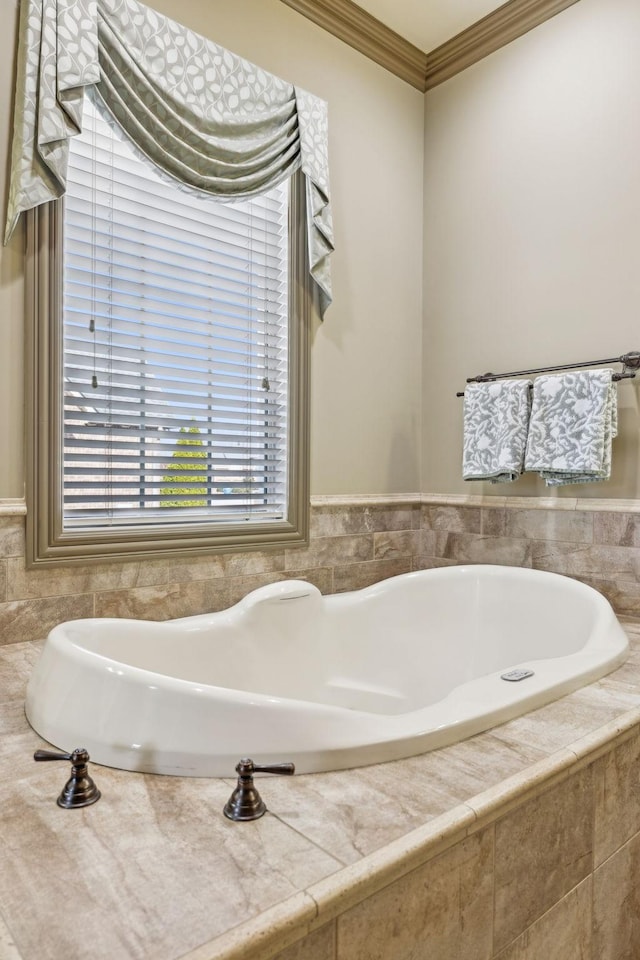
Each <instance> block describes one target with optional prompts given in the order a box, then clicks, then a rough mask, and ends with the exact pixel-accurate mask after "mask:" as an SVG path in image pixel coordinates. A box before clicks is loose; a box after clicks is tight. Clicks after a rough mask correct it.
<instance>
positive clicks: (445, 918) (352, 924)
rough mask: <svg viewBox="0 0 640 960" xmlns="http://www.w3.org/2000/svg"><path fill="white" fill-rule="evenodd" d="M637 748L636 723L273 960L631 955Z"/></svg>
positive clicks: (636, 894)
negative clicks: (605, 748)
mask: <svg viewBox="0 0 640 960" xmlns="http://www.w3.org/2000/svg"><path fill="white" fill-rule="evenodd" d="M639 758H640V731H638V729H637V728H636V729H635V731H634V732H633V734H632V736H631V737H630V739H626V740H625V741H624V742H623V743H622V744H621V745H619V746H617V747H612V749H611V750H610V751H609V752H608V753H606V754H604V755H603V756H601V757H599V758H598V759H597V760H596V761H595V762H593V763H591V764H589V765H588V766H585V767H584V768H583V769H580V770H578V771H577V772H575V773H573V774H572V775H570V776H568V777H567V778H566V779H564V780H562V781H561V782H560V783H558V784H556V785H555V786H552V787H551V788H549V787H546V788H545V787H544V786H543V787H542V788H541V791H540V792H539V793H538V794H536V795H534V796H533V797H530V798H529V799H527V800H525V801H524V802H522V803H521V804H520V805H518V806H516V807H515V808H512V809H510V810H509V811H508V812H506V813H505V814H504V815H502V816H500V814H499V811H498V812H497V819H496V820H495V822H493V823H491V824H489V825H486V826H484V827H482V828H481V829H479V830H478V831H477V832H476V833H473V834H471V835H470V836H469V837H466V838H465V839H464V840H462V841H460V842H459V843H457V844H455V845H454V846H452V847H451V848H450V849H449V850H447V851H446V852H445V853H443V854H441V855H440V856H439V857H436V858H435V859H434V860H432V861H430V862H428V863H426V864H425V865H424V866H422V867H420V868H419V869H417V870H414V871H413V872H411V873H409V874H407V875H406V876H404V877H402V878H401V879H399V880H397V881H395V882H394V883H392V884H390V885H389V886H388V887H386V888H384V889H383V890H381V891H379V892H378V893H376V894H375V895H374V896H371V897H369V898H368V899H366V900H364V901H363V902H362V903H359V904H358V905H357V906H354V907H352V908H350V909H348V910H345V912H344V913H342V914H341V915H340V916H338V917H337V919H336V920H334V921H333V922H331V923H329V924H327V925H326V926H324V927H321V928H320V929H319V930H318V931H316V932H314V933H313V934H311V935H310V936H309V937H307V938H306V939H304V940H302V941H301V942H300V943H299V944H296V945H295V946H294V947H290V948H289V949H288V950H285V951H284V952H283V953H281V954H279V955H278V957H277V958H275V960H298V958H299V957H303V956H304V957H307V956H308V957H309V958H311V957H312V958H313V960H417V958H422V957H425V958H426V957H433V958H434V960H435V958H437V960H462V958H464V960H541V958H543V957H544V960H637V958H638V957H639V956H640V881H639V879H638V878H639V877H640V801H639V800H638V772H637V771H638V760H639ZM307 947H308V952H306V950H307Z"/></svg>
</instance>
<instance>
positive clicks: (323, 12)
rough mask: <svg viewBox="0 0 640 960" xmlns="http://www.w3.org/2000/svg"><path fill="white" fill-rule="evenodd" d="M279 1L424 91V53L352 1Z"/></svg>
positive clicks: (425, 64) (425, 62)
mask: <svg viewBox="0 0 640 960" xmlns="http://www.w3.org/2000/svg"><path fill="white" fill-rule="evenodd" d="M282 3H285V4H286V5H287V6H288V7H291V8H292V9H293V10H297V12H298V13H301V14H302V15H303V16H304V17H307V19H308V20H312V21H313V22H314V23H317V24H318V26H319V27H322V28H323V29H324V30H326V31H327V33H331V34H333V36H334V37H338V39H339V40H343V41H344V42H345V43H347V44H349V46H350V47H353V48H354V49H355V50H357V51H358V52H359V53H362V54H364V55H365V57H368V58H369V59H370V60H373V61H374V62H375V63H378V64H380V66H381V67H384V68H385V69H386V70H389V72H390V73H393V74H395V75H396V76H397V77H400V79H401V80H405V81H406V82H407V83H409V84H411V86H412V87H415V88H416V89H417V90H420V91H421V92H424V89H425V86H424V84H425V73H426V69H427V55H426V53H423V51H422V50H419V49H418V47H414V45H413V44H412V43H409V41H408V40H405V39H404V37H401V36H400V34H398V33H395V31H393V30H391V29H390V28H389V27H387V26H385V25H384V24H383V23H381V22H380V21H379V20H377V19H376V18H375V17H372V16H371V14H370V13H367V12H366V10H363V9H362V7H359V6H358V5H357V4H356V3H353V0H282Z"/></svg>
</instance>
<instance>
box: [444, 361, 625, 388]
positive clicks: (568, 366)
mask: <svg viewBox="0 0 640 960" xmlns="http://www.w3.org/2000/svg"><path fill="white" fill-rule="evenodd" d="M602 363H621V364H622V370H621V372H620V373H614V374H613V378H612V379H613V380H632V379H633V378H634V377H635V375H636V373H637V371H638V370H640V351H638V350H632V351H631V352H630V353H623V354H622V356H621V357H606V358H605V359H604V360H586V361H584V362H583V363H560V364H557V365H556V366H554V367H536V368H534V369H532V370H512V371H511V372H510V373H481V374H479V375H478V376H477V377H467V383H489V382H491V381H492V380H506V379H508V378H509V377H527V376H533V375H535V374H537V373H553V372H554V371H557V370H578V369H580V368H581V367H599V366H600V364H602ZM456 397H464V390H461V391H458V393H456Z"/></svg>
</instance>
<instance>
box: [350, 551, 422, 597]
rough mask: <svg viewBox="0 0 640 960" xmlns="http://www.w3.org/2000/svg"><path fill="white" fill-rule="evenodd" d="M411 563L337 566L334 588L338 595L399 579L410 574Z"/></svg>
mask: <svg viewBox="0 0 640 960" xmlns="http://www.w3.org/2000/svg"><path fill="white" fill-rule="evenodd" d="M410 570H411V561H410V560H409V559H407V558H406V557H405V558H400V559H396V560H369V561H365V562H363V563H348V564H345V565H344V566H341V565H336V566H335V567H334V568H333V587H334V590H335V592H336V593H344V592H345V591H346V590H361V589H362V588H363V587H369V586H371V584H372V583H378V582H379V581H380V580H386V579H387V578H388V577H397V576H399V575H400V574H401V573H409V571H410Z"/></svg>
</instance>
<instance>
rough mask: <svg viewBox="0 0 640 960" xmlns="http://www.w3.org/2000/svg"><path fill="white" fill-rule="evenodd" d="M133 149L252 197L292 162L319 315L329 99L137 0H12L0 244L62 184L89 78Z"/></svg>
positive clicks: (326, 221)
mask: <svg viewBox="0 0 640 960" xmlns="http://www.w3.org/2000/svg"><path fill="white" fill-rule="evenodd" d="M94 86H95V89H96V90H97V91H98V93H99V94H100V96H101V98H102V100H103V101H104V103H105V104H106V106H107V107H108V109H109V110H110V112H111V113H112V114H113V116H114V117H115V118H116V119H117V121H118V122H119V124H120V125H121V126H122V127H123V129H124V130H125V131H126V133H127V134H128V136H129V137H130V138H131V140H133V142H134V143H135V144H136V145H137V147H138V148H139V149H140V150H141V151H142V152H143V153H145V154H146V155H147V157H149V158H150V159H151V160H152V161H153V162H154V163H155V164H156V165H157V166H158V167H160V168H161V169H162V170H163V171H165V173H167V174H169V175H170V176H172V177H173V178H175V179H177V180H179V181H180V182H182V183H183V184H186V185H188V186H190V187H192V188H195V189H198V190H203V191H205V192H206V193H209V194H212V195H214V196H217V197H221V198H235V197H250V196H253V195H255V194H257V193H261V192H263V191H264V190H267V189H269V188H270V187H272V186H275V185H276V184H277V183H279V182H280V181H282V180H284V179H285V178H286V177H288V176H290V175H291V174H292V173H293V172H294V171H295V170H297V169H299V168H301V169H302V172H303V174H304V176H305V179H306V208H307V236H308V249H309V263H310V271H311V275H312V278H313V280H314V282H315V285H316V289H317V291H318V295H319V307H320V314H321V316H324V312H325V310H326V308H327V307H328V306H329V304H330V303H331V277H330V271H329V256H330V254H331V252H332V250H333V233H332V226H331V208H330V200H329V175H328V157H327V105H326V103H324V101H322V100H320V99H318V98H317V97H315V96H312V95H311V94H309V93H306V92H305V91H304V90H301V89H299V88H296V87H294V86H292V85H291V84H290V83H287V82H286V81H284V80H281V79H279V78H278V77H275V76H273V75H272V74H270V73H267V72H266V71H264V70H261V69H260V68H259V67H256V66H254V65H253V64H252V63H249V62H248V61H246V60H243V59H241V58H240V57H237V56H235V55H234V54H233V53H230V52H229V51H228V50H225V49H224V47H220V46H218V45H217V44H215V43H213V42H211V41H210V40H207V39H205V38H204V37H201V36H199V35H198V34H196V33H193V32H192V31H191V30H188V29H187V28H186V27H183V26H181V25H180V24H178V23H175V22H174V21H173V20H169V19H168V18H167V17H164V16H162V15H161V14H159V13H157V12H156V11H154V10H152V9H150V8H149V7H146V6H144V5H143V4H141V3H138V2H137V0H21V10H20V36H19V44H18V75H17V81H16V97H15V110H14V132H13V146H12V156H11V177H10V185H9V202H8V212H7V225H6V234H5V243H6V242H7V241H8V240H9V238H10V236H11V234H12V232H13V230H14V228H15V225H16V223H17V221H18V218H19V216H20V214H21V213H22V212H23V211H24V210H29V209H31V208H32V207H36V206H39V205H40V204H42V203H46V202H47V201H49V200H54V199H56V198H57V197H60V196H62V195H63V194H64V192H65V188H66V176H67V160H68V149H69V138H70V137H72V136H74V135H75V134H77V133H79V132H80V130H81V129H82V104H83V99H84V92H85V88H89V87H94Z"/></svg>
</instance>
